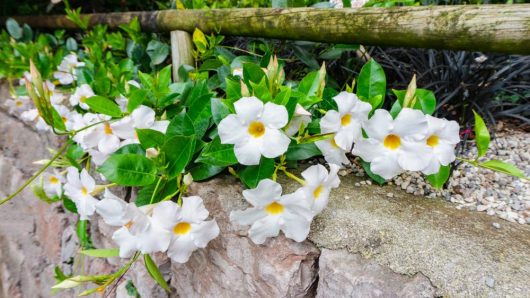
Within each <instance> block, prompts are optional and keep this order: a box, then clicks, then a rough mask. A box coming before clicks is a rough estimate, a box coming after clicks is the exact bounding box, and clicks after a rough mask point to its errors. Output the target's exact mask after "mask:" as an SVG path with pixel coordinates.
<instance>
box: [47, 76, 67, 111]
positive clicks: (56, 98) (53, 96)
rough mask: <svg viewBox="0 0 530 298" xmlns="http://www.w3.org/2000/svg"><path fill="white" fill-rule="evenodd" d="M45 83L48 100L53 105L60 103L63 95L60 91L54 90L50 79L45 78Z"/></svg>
mask: <svg viewBox="0 0 530 298" xmlns="http://www.w3.org/2000/svg"><path fill="white" fill-rule="evenodd" d="M45 84H46V87H47V88H48V92H49V94H50V102H51V103H52V104H53V105H58V104H60V103H62V102H63V99H64V95H63V94H62V93H60V92H59V91H57V90H55V85H54V84H53V83H52V82H51V81H49V80H46V82H45Z"/></svg>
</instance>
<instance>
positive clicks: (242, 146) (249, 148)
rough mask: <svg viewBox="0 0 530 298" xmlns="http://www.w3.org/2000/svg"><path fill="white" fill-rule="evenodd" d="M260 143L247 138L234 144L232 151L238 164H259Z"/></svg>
mask: <svg viewBox="0 0 530 298" xmlns="http://www.w3.org/2000/svg"><path fill="white" fill-rule="evenodd" d="M260 143H261V142H256V141H254V140H249V141H247V142H245V143H238V144H236V145H235V146H234V153H235V155H236V158H237V161H238V162H239V163H240V164H243V165H247V166H252V165H257V164H259V160H260V159H261V151H260Z"/></svg>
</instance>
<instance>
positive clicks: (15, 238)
mask: <svg viewBox="0 0 530 298" xmlns="http://www.w3.org/2000/svg"><path fill="white" fill-rule="evenodd" d="M0 96H1V98H5V97H6V94H5V91H3V92H2V93H0ZM1 105H2V104H1V102H0V106H1ZM59 143H60V140H59V139H58V138H56V137H53V136H51V135H50V134H45V133H37V132H36V131H34V130H33V129H32V128H31V127H30V126H27V125H25V124H23V123H21V122H20V121H19V120H17V119H16V118H15V117H12V116H10V115H8V114H7V113H6V112H5V111H4V110H2V109H1V108H0V197H4V196H5V195H7V194H8V193H10V192H11V191H13V190H15V189H16V188H17V187H18V186H19V185H20V184H21V183H23V182H24V180H25V179H26V178H28V177H30V176H31V174H32V173H33V172H34V171H35V170H36V169H37V168H38V167H37V166H35V165H33V164H32V162H33V161H34V160H39V159H43V158H46V157H48V153H47V148H57V145H58V144H59ZM341 178H342V184H341V187H340V188H339V189H338V190H337V191H335V192H333V193H332V197H331V199H330V204H329V207H328V208H327V209H326V210H325V211H324V212H323V213H322V214H321V215H320V216H318V218H317V219H316V220H315V221H314V222H313V226H312V232H311V234H310V236H309V240H308V241H305V242H303V243H296V242H293V241H291V240H288V239H286V238H284V237H283V236H281V237H278V238H276V239H271V240H269V241H267V242H266V243H265V244H264V245H261V246H257V245H254V244H253V243H252V242H251V241H250V239H249V238H247V237H246V228H245V227H241V226H238V225H235V224H232V223H230V222H229V220H228V214H229V212H230V211H231V210H234V209H242V208H243V207H244V206H245V204H246V203H245V201H244V200H243V198H242V196H241V191H242V186H241V185H240V184H239V183H238V182H237V181H236V180H235V179H234V178H232V177H228V176H224V177H220V178H217V179H213V180H211V181H209V182H205V183H200V184H199V183H195V184H193V185H192V187H191V189H190V191H191V193H193V194H197V195H200V196H202V197H203V198H204V200H205V204H206V207H207V208H208V209H209V210H210V213H211V215H212V216H213V217H215V218H216V219H217V222H218V224H219V227H220V229H221V235H220V236H219V237H218V238H217V239H215V240H213V241H212V242H211V243H210V244H209V246H208V247H207V248H206V249H204V250H199V251H197V252H195V253H194V254H193V256H192V258H191V259H190V261H189V262H188V263H186V264H184V265H179V264H171V262H170V261H169V260H168V259H167V258H165V257H164V256H162V255H160V256H157V257H156V258H155V259H156V261H157V262H158V263H159V264H160V265H161V270H162V272H163V273H164V274H165V276H166V278H167V280H169V281H170V284H171V287H172V289H173V292H172V293H171V294H167V293H165V292H164V291H163V290H162V289H160V288H159V287H158V286H157V285H156V284H155V283H154V282H153V281H152V280H151V279H150V278H149V276H148V274H147V272H146V271H145V269H144V268H143V266H141V264H137V265H135V266H134V267H133V268H132V269H131V270H130V271H129V273H128V274H127V276H126V278H125V279H123V281H122V283H121V284H120V285H119V286H118V287H117V288H116V290H115V291H113V292H112V293H111V295H110V296H111V297H127V294H126V293H127V292H126V290H125V282H126V281H128V280H132V282H133V283H134V285H135V286H136V288H137V289H138V292H139V293H140V294H141V295H142V297H178V296H182V297H231V298H232V297H315V296H316V297H435V296H450V297H471V296H478V297H501V296H510V297H525V296H527V295H528V293H530V250H529V248H530V226H528V225H518V224H512V223H509V222H503V223H502V224H501V227H500V228H495V227H494V226H493V225H492V223H493V222H494V221H495V220H496V219H495V218H493V217H489V216H487V215H485V214H480V213H470V212H467V211H462V210H457V209H454V208H453V206H451V205H450V204H448V203H446V202H444V201H441V200H437V199H426V198H423V197H415V196H411V195H408V194H406V193H401V192H398V191H396V190H395V189H394V188H393V187H390V186H386V187H376V186H371V185H363V186H360V187H355V186H354V184H355V182H358V178H355V177H352V176H347V177H341ZM284 185H285V188H286V189H293V188H294V187H295V185H293V184H292V183H289V182H287V181H284ZM390 191H391V192H394V193H395V195H394V197H392V198H390V197H387V196H386V193H388V192H390ZM75 222H76V218H75V216H73V215H71V214H68V213H65V211H64V210H63V209H62V207H61V206H60V205H58V204H56V205H48V204H46V203H44V202H41V201H39V200H38V199H36V198H35V197H34V196H33V194H31V192H30V191H24V192H23V193H22V195H20V196H19V197H17V198H15V199H13V200H12V201H11V202H9V203H7V204H5V205H3V206H1V207H0V297H50V296H51V294H52V293H51V291H50V287H51V286H52V285H53V284H54V279H53V268H54V267H55V266H60V267H62V268H63V270H64V271H65V272H67V273H68V272H72V271H75V272H79V271H80V270H82V272H85V273H105V272H110V271H112V270H113V269H115V265H117V264H119V262H120V260H119V259H110V260H108V261H105V260H102V259H89V258H81V257H80V256H79V255H78V254H77V253H76V252H77V250H78V243H77V239H76V235H75ZM112 232H113V230H112V229H111V228H110V227H108V226H106V225H105V224H104V223H103V222H102V221H101V220H97V219H96V220H94V221H92V224H91V233H92V237H93V241H94V244H95V245H96V246H97V247H112V246H114V244H113V243H112V240H110V235H111V234H112ZM72 261H73V263H72ZM73 294H74V293H73V292H63V293H61V294H59V297H72V296H73Z"/></svg>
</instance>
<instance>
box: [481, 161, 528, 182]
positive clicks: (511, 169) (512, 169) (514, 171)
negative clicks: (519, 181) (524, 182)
mask: <svg viewBox="0 0 530 298" xmlns="http://www.w3.org/2000/svg"><path fill="white" fill-rule="evenodd" d="M479 165H480V166H481V167H484V168H487V169H490V170H493V171H497V172H501V173H504V174H508V175H512V176H515V177H519V178H523V179H528V177H526V176H525V174H524V172H523V171H521V170H520V169H518V168H517V167H516V166H514V165H512V164H509V163H506V162H503V161H500V160H495V159H492V160H488V161H485V162H483V163H480V164H479Z"/></svg>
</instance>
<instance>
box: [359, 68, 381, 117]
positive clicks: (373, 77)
mask: <svg viewBox="0 0 530 298" xmlns="http://www.w3.org/2000/svg"><path fill="white" fill-rule="evenodd" d="M385 93H386V76H385V71H384V70H383V68H382V67H381V65H379V64H378V63H377V62H375V60H374V59H370V60H368V62H367V63H366V64H365V65H364V66H363V68H362V69H361V72H360V73H359V78H358V80H357V95H358V96H359V97H362V98H365V99H367V100H371V99H373V98H375V97H376V96H378V95H380V96H381V98H382V99H384V98H385ZM370 104H371V105H372V107H373V108H374V109H375V108H377V105H376V104H375V102H371V101H370Z"/></svg>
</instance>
